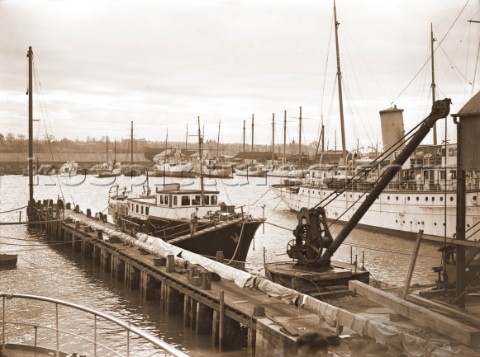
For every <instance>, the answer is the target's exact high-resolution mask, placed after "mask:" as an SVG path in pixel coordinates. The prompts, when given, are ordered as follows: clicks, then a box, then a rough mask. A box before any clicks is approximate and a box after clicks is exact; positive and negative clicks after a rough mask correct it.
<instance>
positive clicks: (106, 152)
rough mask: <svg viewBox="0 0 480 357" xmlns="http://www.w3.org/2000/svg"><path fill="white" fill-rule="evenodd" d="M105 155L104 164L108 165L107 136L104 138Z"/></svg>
mask: <svg viewBox="0 0 480 357" xmlns="http://www.w3.org/2000/svg"><path fill="white" fill-rule="evenodd" d="M105 154H106V155H107V159H106V161H105V162H106V163H107V164H108V136H106V137H105Z"/></svg>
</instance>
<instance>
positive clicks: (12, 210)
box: [0, 206, 27, 214]
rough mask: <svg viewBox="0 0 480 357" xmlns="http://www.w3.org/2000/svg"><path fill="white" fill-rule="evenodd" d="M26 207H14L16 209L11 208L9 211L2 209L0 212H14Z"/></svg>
mask: <svg viewBox="0 0 480 357" xmlns="http://www.w3.org/2000/svg"><path fill="white" fill-rule="evenodd" d="M24 208H27V206H23V207H18V208H14V209H11V210H8V211H2V212H0V214H1V213H9V212H14V211H19V210H21V209H24Z"/></svg>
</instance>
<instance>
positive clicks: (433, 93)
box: [430, 23, 437, 145]
mask: <svg viewBox="0 0 480 357" xmlns="http://www.w3.org/2000/svg"><path fill="white" fill-rule="evenodd" d="M434 42H435V38H434V37H433V24H432V23H430V51H431V55H430V57H431V58H432V103H435V89H436V88H435V87H436V84H435V57H434V51H433V43H434ZM433 145H437V124H436V123H435V125H434V126H433Z"/></svg>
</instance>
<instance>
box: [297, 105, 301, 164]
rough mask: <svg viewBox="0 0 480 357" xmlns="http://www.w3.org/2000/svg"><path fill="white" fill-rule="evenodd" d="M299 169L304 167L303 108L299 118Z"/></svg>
mask: <svg viewBox="0 0 480 357" xmlns="http://www.w3.org/2000/svg"><path fill="white" fill-rule="evenodd" d="M298 119H299V122H298V167H299V168H300V167H301V166H302V107H300V117H299V118H298Z"/></svg>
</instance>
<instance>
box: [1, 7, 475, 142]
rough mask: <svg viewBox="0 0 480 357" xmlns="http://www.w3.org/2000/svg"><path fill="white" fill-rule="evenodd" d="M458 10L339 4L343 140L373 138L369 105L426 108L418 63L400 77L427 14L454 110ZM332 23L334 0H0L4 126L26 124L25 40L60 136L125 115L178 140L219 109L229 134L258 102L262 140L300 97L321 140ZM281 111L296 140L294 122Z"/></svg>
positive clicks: (309, 126) (326, 116)
mask: <svg viewBox="0 0 480 357" xmlns="http://www.w3.org/2000/svg"><path fill="white" fill-rule="evenodd" d="M460 10H461V5H459V4H454V3H452V2H450V1H447V0H442V1H433V0H430V1H426V2H421V3H418V2H417V1H415V2H413V0H408V1H400V0H394V1H388V2H386V1H369V2H365V1H348V2H347V1H337V11H338V19H339V22H340V28H339V34H340V50H341V57H342V59H341V62H342V74H343V81H344V98H345V113H346V120H347V140H348V142H349V143H348V145H347V146H350V147H352V146H356V142H357V140H361V141H366V144H365V145H367V144H373V143H375V142H376V141H378V140H380V139H381V138H380V125H379V117H378V111H379V110H382V109H385V108H387V107H388V106H390V104H391V103H392V101H393V100H395V102H396V104H398V105H399V106H401V107H403V108H405V109H406V111H405V116H406V118H407V119H406V121H407V122H408V124H409V125H412V126H413V124H414V123H415V122H416V121H418V120H419V119H421V118H422V117H424V116H425V114H428V111H429V104H428V102H429V83H430V79H429V69H428V66H426V67H425V68H423V70H422V71H420V75H419V76H418V77H417V79H416V80H415V81H414V82H413V84H412V85H410V86H408V87H407V84H408V83H409V81H411V79H412V78H413V76H414V75H415V74H416V73H417V72H419V70H420V68H421V66H422V65H423V64H424V63H425V62H426V61H427V59H428V56H429V51H430V50H429V36H430V34H429V31H430V23H431V22H433V23H434V31H435V33H436V37H437V38H438V39H439V41H440V39H443V37H444V36H445V35H446V34H447V33H448V36H447V37H446V38H445V40H444V41H443V42H442V43H441V45H442V47H441V48H440V49H439V50H438V51H437V53H438V56H436V57H438V59H437V66H436V67H437V73H438V74H437V75H438V76H439V77H438V79H439V81H438V88H439V89H441V91H440V93H441V94H442V95H443V94H444V93H445V95H446V96H447V95H448V96H451V97H454V98H455V100H454V103H456V104H457V105H459V106H460V107H461V105H462V103H464V102H465V101H466V100H467V99H468V95H465V92H467V93H469V91H468V90H467V91H465V87H466V86H467V87H468V85H466V81H465V79H463V78H467V77H469V76H471V75H472V72H471V70H470V69H469V65H471V64H472V61H474V60H470V62H469V63H467V58H468V57H469V56H470V57H472V54H473V53H474V52H473V50H472V49H473V48H476V47H475V46H474V44H475V43H476V40H475V37H474V36H473V35H471V34H472V33H475V34H476V36H477V37H476V38H477V39H478V31H477V32H475V31H476V30H473V31H472V30H471V27H470V26H471V25H470V24H468V23H467V22H466V19H467V17H468V16H469V15H471V14H474V13H475V11H471V10H470V11H465V12H464V13H462V15H461V16H460V17H459V20H458V21H457V23H456V26H454V27H452V28H451V29H450V27H451V25H452V24H453V23H454V21H455V19H456V17H457V16H458V14H459V13H460ZM332 20H333V13H332V3H330V2H318V1H313V0H311V1H310V0H306V1H301V2H297V1H292V0H282V1H273V0H270V1H262V2H258V1H253V0H247V1H219V0H217V1H214V0H211V1H202V2H197V1H189V0H183V1H175V2H172V1H146V0H140V1H115V2H111V1H102V2H98V1H79V0H70V1H61V2H59V1H3V2H0V31H1V33H2V34H4V35H3V36H2V41H0V83H1V84H2V85H1V86H0V98H1V99H2V109H1V110H0V120H2V126H3V129H2V130H3V131H6V132H14V133H18V132H20V131H22V130H23V129H24V128H26V123H25V124H24V121H25V114H26V105H27V98H26V96H25V95H24V92H25V89H26V83H27V81H26V60H27V58H26V57H25V55H26V51H27V49H28V46H30V45H31V46H33V50H34V53H35V69H36V73H37V78H36V82H37V84H38V88H34V89H35V90H37V89H39V90H40V93H38V92H36V98H35V102H36V108H37V109H36V113H35V115H36V116H39V117H41V118H42V120H44V121H45V122H47V121H48V125H45V127H47V128H48V127H50V128H51V130H52V131H53V135H54V136H56V137H64V136H65V137H72V138H75V137H80V138H85V137H87V136H90V137H101V136H104V135H107V134H108V135H109V136H111V137H114V136H117V137H122V136H127V135H128V130H129V127H130V121H131V120H133V121H135V127H136V135H138V137H145V138H148V139H152V140H155V139H158V140H162V139H163V138H164V137H165V132H166V129H167V128H168V129H169V136H170V138H172V140H183V138H184V137H185V128H186V125H187V124H189V125H190V127H194V126H195V125H196V118H197V116H200V117H201V119H202V122H205V123H206V128H209V127H211V128H212V129H211V130H212V132H211V133H208V134H209V135H210V136H212V137H215V136H216V130H217V129H216V126H217V123H218V120H220V119H221V120H222V126H223V127H224V128H225V130H224V135H222V140H224V141H228V142H233V141H237V142H239V141H240V140H241V139H240V138H241V136H242V127H243V120H246V121H247V122H249V121H250V118H251V115H252V113H255V117H256V118H257V119H256V124H257V125H256V128H257V130H258V135H256V137H257V138H258V142H259V143H263V144H268V143H270V138H271V133H270V130H271V124H270V123H271V117H272V113H276V117H277V118H282V117H283V111H284V110H287V111H288V115H289V118H290V117H298V111H299V107H300V106H302V107H303V110H304V116H305V118H308V119H305V121H304V133H305V134H304V135H305V137H304V142H311V141H313V140H315V139H316V138H317V133H318V127H319V125H320V122H321V118H322V117H323V120H324V123H326V125H327V126H328V132H329V136H330V142H333V141H334V140H335V139H334V136H335V132H337V136H339V123H338V103H337V101H336V99H335V98H336V96H337V94H336V91H337V85H336V83H335V76H336V68H335V62H336V61H335V48H334V42H333V37H332V23H333V22H332ZM469 29H470V35H469V31H468V30H469ZM466 48H467V49H468V48H469V49H470V52H468V51H467V50H466ZM447 55H448V56H447ZM446 58H447V59H446ZM470 67H472V66H470ZM467 69H469V71H470V72H468V71H467ZM464 72H465V73H464ZM405 88H407V89H406V90H404V89H405ZM402 92H403V93H402ZM38 94H41V95H38ZM400 94H401V95H400ZM397 97H398V98H397ZM42 103H43V104H42ZM40 104H41V105H40ZM45 108H46V109H47V110H48V111H46V110H45ZM42 109H43V110H42ZM411 113H415V114H414V115H413V114H411ZM290 120H291V121H289V124H288V125H289V129H288V131H289V133H290V137H291V139H293V138H296V137H297V136H298V134H296V133H295V131H297V130H298V122H297V119H294V118H291V119H290ZM281 126H282V122H281V119H279V120H278V122H277V128H278V130H281ZM247 135H250V134H247ZM277 136H278V134H277ZM339 145H340V144H338V146H339Z"/></svg>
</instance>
